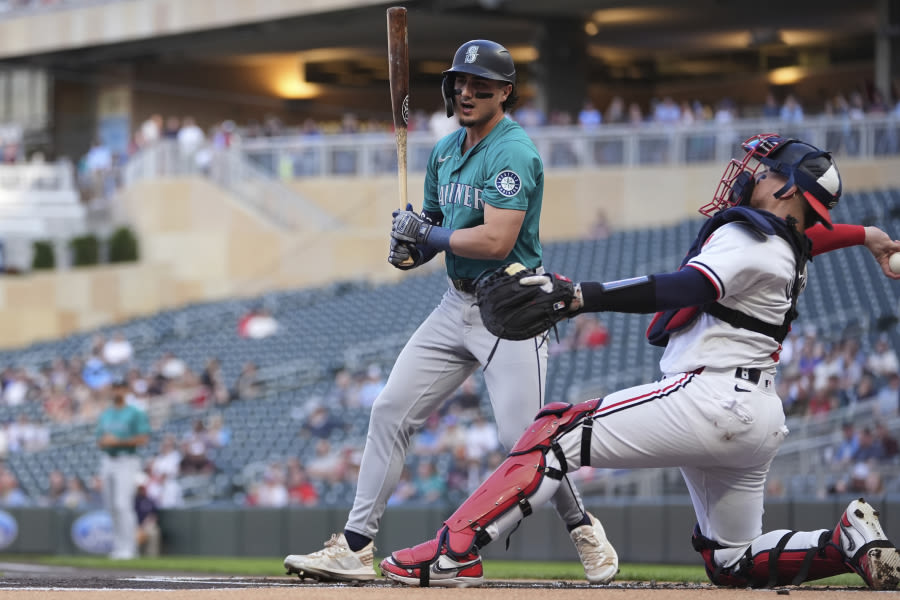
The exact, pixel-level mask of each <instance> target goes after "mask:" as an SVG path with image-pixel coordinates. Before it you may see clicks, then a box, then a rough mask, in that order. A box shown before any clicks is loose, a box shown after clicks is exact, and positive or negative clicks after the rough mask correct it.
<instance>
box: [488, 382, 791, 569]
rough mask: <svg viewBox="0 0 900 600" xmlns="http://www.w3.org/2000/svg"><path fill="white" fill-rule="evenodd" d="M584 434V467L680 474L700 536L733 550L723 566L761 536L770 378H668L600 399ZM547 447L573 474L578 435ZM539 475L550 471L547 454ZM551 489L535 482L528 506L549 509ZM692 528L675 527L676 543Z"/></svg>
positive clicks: (771, 452)
mask: <svg viewBox="0 0 900 600" xmlns="http://www.w3.org/2000/svg"><path fill="white" fill-rule="evenodd" d="M591 425H592V427H591V447H590V466H592V467H597V468H610V469H635V468H648V467H649V468H660V467H679V468H680V469H681V473H682V475H683V476H684V480H685V482H686V483H687V487H688V490H689V491H690V495H691V500H692V502H693V506H694V511H695V512H696V515H697V522H698V523H699V525H700V531H701V532H702V533H703V535H704V536H706V537H707V538H710V539H713V540H715V541H716V542H718V543H719V544H721V545H723V546H726V547H727V548H730V549H733V552H729V551H724V552H721V556H723V557H728V558H725V560H726V561H728V562H732V561H731V560H730V559H732V557H733V560H735V561H736V560H737V558H738V557H739V556H740V554H741V552H742V550H743V549H746V548H747V547H748V546H749V545H750V543H751V542H752V541H753V540H754V538H756V537H758V536H759V535H761V534H762V516H763V497H764V491H765V482H766V475H767V473H768V471H769V466H770V464H771V463H772V460H773V459H774V458H775V455H776V453H777V452H778V448H779V447H780V446H781V444H782V442H783V441H784V439H785V436H786V435H787V429H786V428H785V426H784V411H783V409H782V404H781V400H780V398H779V397H778V395H777V394H776V393H775V391H774V384H773V378H772V376H770V375H765V374H764V375H763V377H762V378H761V379H760V382H759V383H758V384H753V383H750V382H748V381H743V380H739V379H737V378H736V377H735V374H734V370H733V369H732V370H729V371H728V372H721V373H710V372H708V371H704V372H703V373H700V374H697V373H681V374H677V375H674V376H671V377H667V378H665V379H662V380H660V381H657V382H654V383H649V384H645V385H639V386H636V387H633V388H629V389H626V390H622V391H619V392H616V393H614V394H611V395H609V396H607V397H605V398H604V399H603V400H602V402H601V404H600V405H599V407H598V409H597V411H596V413H595V414H594V415H593V417H592V424H591ZM556 441H557V442H558V443H559V445H560V447H561V448H562V450H563V452H564V454H565V457H566V461H567V463H568V470H569V471H572V470H574V469H578V468H579V467H581V466H582V464H581V444H582V428H581V427H577V428H575V429H574V430H572V431H570V432H568V433H566V434H564V435H562V436H560V437H559V438H557V440H556ZM547 466H548V467H554V468H559V461H558V460H557V458H556V456H555V454H554V453H553V452H549V453H547ZM558 485H559V483H558V482H557V481H555V480H553V479H550V478H544V479H543V481H542V482H541V485H540V486H539V488H538V490H537V491H536V492H535V495H534V497H533V498H532V499H531V503H532V505H533V506H539V505H541V504H543V503H544V502H546V501H547V500H549V498H550V497H551V496H552V495H553V494H554V493H555V491H556V488H557V486H558ZM519 519H521V513H520V511H518V510H513V511H510V512H509V513H506V514H505V515H503V516H502V517H501V518H500V519H499V520H498V521H497V522H496V523H494V524H493V526H492V527H491V528H490V529H489V531H488V533H490V534H491V537H492V538H494V539H496V538H497V535H499V533H500V532H503V531H505V530H506V529H508V528H510V527H512V526H513V525H514V524H515V523H516V522H517V521H518V520H519ZM692 525H693V524H685V539H686V540H688V539H690V536H691V530H692ZM717 554H719V553H717Z"/></svg>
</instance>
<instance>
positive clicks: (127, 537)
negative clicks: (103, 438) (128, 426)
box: [100, 454, 141, 558]
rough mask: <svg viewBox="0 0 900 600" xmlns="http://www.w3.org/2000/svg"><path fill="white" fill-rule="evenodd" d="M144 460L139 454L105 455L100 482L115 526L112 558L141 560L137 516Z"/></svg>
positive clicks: (101, 465) (104, 499) (104, 504)
mask: <svg viewBox="0 0 900 600" xmlns="http://www.w3.org/2000/svg"><path fill="white" fill-rule="evenodd" d="M140 470H141V459H140V457H138V456H137V455H135V454H121V455H119V456H109V455H107V454H104V455H103V459H102V460H101V462H100V478H101V479H102V481H103V506H104V508H106V510H107V511H109V514H110V517H111V518H112V524H113V548H112V553H111V554H112V555H113V556H116V557H119V558H126V557H136V556H137V513H136V511H135V508H134V495H135V491H136V490H137V474H138V473H139V472H140Z"/></svg>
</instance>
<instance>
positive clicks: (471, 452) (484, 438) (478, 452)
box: [465, 412, 500, 459]
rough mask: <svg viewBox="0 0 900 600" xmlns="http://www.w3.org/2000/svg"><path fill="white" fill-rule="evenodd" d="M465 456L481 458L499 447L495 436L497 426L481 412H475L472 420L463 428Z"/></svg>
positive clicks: (498, 441)
mask: <svg viewBox="0 0 900 600" xmlns="http://www.w3.org/2000/svg"><path fill="white" fill-rule="evenodd" d="M465 436H466V442H465V443H466V451H467V456H466V458H471V459H474V458H477V459H481V458H482V457H484V456H487V455H488V454H490V453H491V452H493V451H494V450H497V449H498V448H499V447H500V440H499V439H498V438H497V426H496V425H494V423H493V422H492V421H488V420H487V419H486V418H485V417H484V415H483V414H482V413H481V412H478V413H476V415H475V418H474V420H473V421H472V423H471V424H470V425H469V427H467V428H466V430H465Z"/></svg>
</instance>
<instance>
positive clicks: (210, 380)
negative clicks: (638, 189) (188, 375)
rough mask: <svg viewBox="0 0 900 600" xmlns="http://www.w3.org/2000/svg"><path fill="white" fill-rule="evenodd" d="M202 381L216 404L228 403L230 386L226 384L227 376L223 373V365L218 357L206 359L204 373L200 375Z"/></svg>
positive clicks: (207, 393) (208, 395) (208, 394)
mask: <svg viewBox="0 0 900 600" xmlns="http://www.w3.org/2000/svg"><path fill="white" fill-rule="evenodd" d="M200 383H201V384H202V385H203V388H204V390H205V392H206V395H207V397H209V398H211V399H212V400H213V402H214V403H215V404H227V403H228V400H229V397H228V396H229V395H228V386H226V385H225V377H224V375H222V367H221V364H220V363H219V359H218V358H215V357H213V358H210V359H208V360H207V361H206V366H205V367H204V368H203V373H202V374H201V375H200Z"/></svg>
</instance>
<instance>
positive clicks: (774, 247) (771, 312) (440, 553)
mask: <svg viewBox="0 0 900 600" xmlns="http://www.w3.org/2000/svg"><path fill="white" fill-rule="evenodd" d="M744 148H745V150H746V151H747V154H746V157H745V158H744V160H743V161H732V163H730V165H729V168H728V170H727V171H726V174H725V176H724V177H723V179H722V182H721V184H720V186H719V188H718V190H717V194H716V196H715V197H714V200H713V202H712V203H711V204H710V205H707V206H706V207H704V208H703V209H701V212H703V213H704V214H707V215H711V218H710V220H709V221H707V222H706V223H705V225H704V227H703V228H702V229H701V231H700V233H699V235H698V236H697V239H696V241H695V242H694V244H693V246H692V247H691V249H690V251H689V252H688V255H687V258H686V259H685V262H684V263H683V265H682V268H681V269H679V270H678V271H676V272H673V273H664V274H657V275H651V276H645V277H637V278H634V279H629V280H624V281H617V282H611V283H602V284H601V283H596V282H583V283H581V284H578V285H577V286H576V287H575V292H574V299H573V300H572V301H571V303H570V305H569V308H570V310H571V311H573V312H575V313H578V312H594V311H618V312H632V313H634V312H637V313H652V312H655V311H661V312H659V313H658V314H657V316H656V318H655V319H654V321H653V322H652V324H651V327H650V329H649V331H648V335H649V337H650V340H651V342H653V343H656V344H659V345H665V348H666V349H665V352H664V354H663V356H662V359H661V362H660V367H661V370H662V372H663V373H664V377H663V378H662V379H661V380H659V381H655V382H653V383H648V384H645V385H639V386H637V387H633V388H630V389H625V390H622V391H619V392H616V393H613V394H611V395H609V396H607V397H605V398H599V399H594V400H590V401H587V402H583V403H581V404H578V405H575V406H572V405H569V404H565V403H561V402H559V403H551V404H548V405H547V406H545V407H544V409H542V411H541V412H540V413H539V414H538V417H537V419H536V421H535V423H534V424H533V426H532V427H531V428H529V430H528V431H527V432H526V433H525V435H523V436H522V437H521V438H520V439H519V441H518V443H517V444H516V446H515V447H514V449H513V451H512V452H511V453H510V456H509V457H508V458H507V460H506V461H505V462H504V463H503V464H501V466H500V467H499V468H498V469H497V470H496V471H495V472H494V473H493V474H492V475H491V476H490V477H489V478H488V480H487V481H485V483H483V484H482V485H481V487H480V488H479V489H478V490H477V491H476V492H475V493H474V494H473V495H472V496H471V497H470V498H469V499H468V500H467V501H466V502H464V503H463V505H462V506H461V507H460V508H459V509H458V510H457V511H456V512H455V513H454V514H453V515H452V516H451V517H450V518H449V519H448V520H447V521H446V522H445V523H444V526H443V527H442V528H441V529H440V530H439V532H438V535H437V537H436V539H434V540H431V541H429V542H426V543H424V544H421V545H419V546H416V547H414V548H410V549H406V550H401V551H399V552H394V553H393V554H392V555H391V556H390V557H389V558H387V559H385V560H384V561H383V562H382V563H381V568H382V571H383V572H384V574H385V575H386V576H387V577H389V578H391V579H394V580H396V581H398V582H401V583H404V584H407V585H414V586H425V585H443V586H460V587H462V586H469V585H478V584H480V583H481V582H482V578H483V573H482V564H481V558H480V556H479V553H478V551H479V548H481V547H483V546H484V545H485V544H487V543H489V542H490V541H492V540H494V539H497V537H498V536H499V535H500V534H501V533H502V532H503V531H505V530H507V529H509V528H510V527H511V526H513V525H514V524H515V522H517V521H518V520H520V519H521V518H522V517H523V516H527V514H528V513H529V512H530V510H531V508H532V507H534V506H538V505H541V504H542V503H544V502H546V500H547V499H548V498H550V497H551V496H552V495H553V494H555V493H556V490H557V489H558V487H559V483H560V478H561V477H562V476H564V475H565V473H567V472H568V471H571V470H573V469H578V468H579V467H582V466H585V465H589V466H594V467H603V468H627V469H633V468H642V467H680V469H681V473H682V475H683V477H684V480H685V482H686V484H687V487H688V490H689V492H690V496H691V500H692V502H693V506H694V511H695V513H696V517H697V525H696V527H695V528H694V532H693V536H692V543H693V547H694V549H695V550H696V551H697V552H699V553H700V554H701V556H702V558H703V561H704V563H705V564H706V569H707V573H708V575H709V577H710V579H711V580H712V581H713V582H714V583H716V584H719V585H727V586H731V585H734V586H741V587H745V586H754V587H766V586H774V585H787V584H799V583H801V582H803V581H809V580H813V579H818V578H822V577H827V576H831V575H835V574H839V573H844V572H848V571H853V572H856V573H858V574H859V575H860V576H861V577H862V578H863V579H864V580H865V582H866V583H867V584H868V585H869V586H870V587H872V588H875V589H893V588H896V587H897V584H898V581H900V554H898V552H897V549H896V548H895V547H894V546H893V544H891V543H890V542H889V541H888V539H887V538H886V536H885V535H884V532H883V530H882V528H881V526H880V524H879V521H878V513H877V512H876V511H875V510H874V509H873V508H872V506H870V505H869V504H867V503H866V502H865V501H863V500H861V499H860V500H855V501H853V502H852V503H851V504H850V505H849V506H848V508H847V510H846V511H845V512H844V514H843V515H842V516H841V517H840V520H839V523H838V524H837V526H831V527H829V528H826V529H819V530H816V531H789V530H778V531H772V532H768V533H763V531H762V515H763V493H764V489H765V482H766V475H767V473H768V470H769V466H770V464H771V463H772V460H773V459H774V458H775V455H776V453H777V452H778V449H779V447H780V446H781V444H782V442H783V441H784V439H785V436H786V435H787V434H788V430H787V429H786V428H785V417H784V412H783V410H782V402H781V399H780V398H779V397H778V395H777V394H776V391H775V387H774V380H775V368H776V366H777V364H778V358H779V352H780V350H781V342H782V341H783V340H784V337H785V335H786V334H787V331H788V329H789V327H790V323H791V321H792V320H793V319H794V318H795V317H796V311H795V307H796V302H797V298H798V295H799V294H800V292H801V291H802V289H803V287H804V284H805V281H806V261H807V260H808V259H809V257H810V254H811V252H814V253H817V252H820V251H822V250H824V249H830V248H835V247H841V246H845V245H849V244H853V243H856V242H860V241H862V242H864V243H866V245H867V246H868V247H869V249H870V251H872V253H873V254H874V255H875V256H876V258H877V259H878V260H879V262H881V263H882V266H883V267H884V264H885V262H886V261H887V260H888V259H889V256H890V254H891V253H893V252H896V251H897V249H898V245H900V244H898V242H893V241H891V240H890V238H888V237H887V235H886V234H884V232H882V231H880V230H877V229H875V228H871V229H870V228H866V229H865V230H863V228H861V227H854V226H840V227H839V228H837V229H832V227H833V226H832V223H831V219H830V217H829V212H828V211H829V210H830V209H831V208H833V207H834V206H835V205H836V204H837V202H838V199H839V197H840V194H841V179H840V175H839V173H838V170H837V167H836V165H835V164H834V162H833V160H832V158H831V156H830V155H829V154H828V153H827V152H823V151H820V150H819V149H817V148H815V147H813V146H811V145H809V144H806V143H803V142H800V141H797V140H790V139H784V138H781V137H779V136H777V135H774V134H762V135H759V136H755V137H753V138H751V139H749V140H747V141H746V142H745V143H744ZM816 222H821V223H822V225H821V226H817V227H816V228H815V229H809V228H810V227H811V226H812V225H813V224H814V223H816ZM826 228H827V229H826ZM829 229H830V230H831V231H829ZM806 231H810V232H811V233H812V236H813V238H812V241H811V239H810V238H809V237H807V236H806V235H804V232H806ZM860 236H862V239H860ZM555 280H556V279H555V278H554V277H550V276H548V275H538V276H530V277H529V278H528V279H527V280H522V284H523V285H526V284H533V285H545V284H548V283H552V282H554V281H555ZM536 466H537V468H535V467H536Z"/></svg>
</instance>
